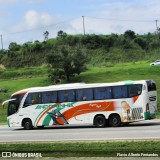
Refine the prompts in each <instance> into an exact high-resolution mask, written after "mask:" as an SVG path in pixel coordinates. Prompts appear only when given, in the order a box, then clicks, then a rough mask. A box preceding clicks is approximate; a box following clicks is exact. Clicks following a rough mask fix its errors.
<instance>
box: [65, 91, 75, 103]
mask: <svg viewBox="0 0 160 160" xmlns="http://www.w3.org/2000/svg"><path fill="white" fill-rule="evenodd" d="M67 93H68V97H67V101H68V102H73V101H75V92H74V90H68V91H67Z"/></svg>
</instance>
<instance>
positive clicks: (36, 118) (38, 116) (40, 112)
mask: <svg viewBox="0 0 160 160" xmlns="http://www.w3.org/2000/svg"><path fill="white" fill-rule="evenodd" d="M45 110H46V109H44V110H43V111H42V112H40V114H39V115H38V116H37V118H36V120H35V121H34V126H36V121H37V119H38V118H39V116H40V115H41V114H42V113H43V112H44V111H45Z"/></svg>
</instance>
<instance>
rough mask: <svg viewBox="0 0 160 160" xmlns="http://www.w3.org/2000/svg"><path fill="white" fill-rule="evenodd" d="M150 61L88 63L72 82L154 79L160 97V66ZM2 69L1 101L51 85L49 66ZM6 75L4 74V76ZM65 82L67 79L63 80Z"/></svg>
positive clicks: (3, 112) (2, 116)
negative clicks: (107, 65) (153, 64)
mask: <svg viewBox="0 0 160 160" xmlns="http://www.w3.org/2000/svg"><path fill="white" fill-rule="evenodd" d="M149 63H150V62H149V61H139V62H131V63H118V64H115V65H114V66H111V67H105V66H102V67H92V66H90V65H88V67H87V68H88V69H87V71H85V72H83V73H81V74H80V75H79V76H76V77H73V78H72V79H71V81H72V82H86V83H95V82H99V83H102V82H116V81H124V80H142V79H154V80H155V81H156V83H157V91H158V97H160V88H159V86H160V76H159V75H160V67H159V66H152V67H151V66H149ZM11 73H12V70H3V71H1V76H0V88H6V89H8V92H7V93H3V92H0V103H1V102H3V101H4V100H6V99H9V98H10V95H11V94H12V93H14V92H16V91H18V90H21V89H24V88H28V87H33V86H34V87H35V86H47V85H51V84H52V83H51V81H50V80H49V79H48V76H47V75H48V73H47V67H46V66H42V67H30V68H24V69H17V70H14V74H11ZM2 75H4V76H2ZM63 83H65V81H64V82H63ZM158 110H159V111H160V99H158ZM0 123H6V109H5V110H1V112H0Z"/></svg>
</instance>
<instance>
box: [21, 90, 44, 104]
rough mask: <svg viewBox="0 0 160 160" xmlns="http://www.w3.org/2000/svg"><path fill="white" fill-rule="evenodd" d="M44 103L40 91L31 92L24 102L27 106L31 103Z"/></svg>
mask: <svg viewBox="0 0 160 160" xmlns="http://www.w3.org/2000/svg"><path fill="white" fill-rule="evenodd" d="M41 103H42V97H41V94H40V93H38V92H37V93H29V94H28V95H27V98H26V100H25V103H24V107H27V106H29V105H33V104H41Z"/></svg>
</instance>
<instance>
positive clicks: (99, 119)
mask: <svg viewBox="0 0 160 160" xmlns="http://www.w3.org/2000/svg"><path fill="white" fill-rule="evenodd" d="M94 125H95V126H96V127H99V128H102V127H106V118H105V117H104V116H103V115H99V116H96V117H95V119H94Z"/></svg>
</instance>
